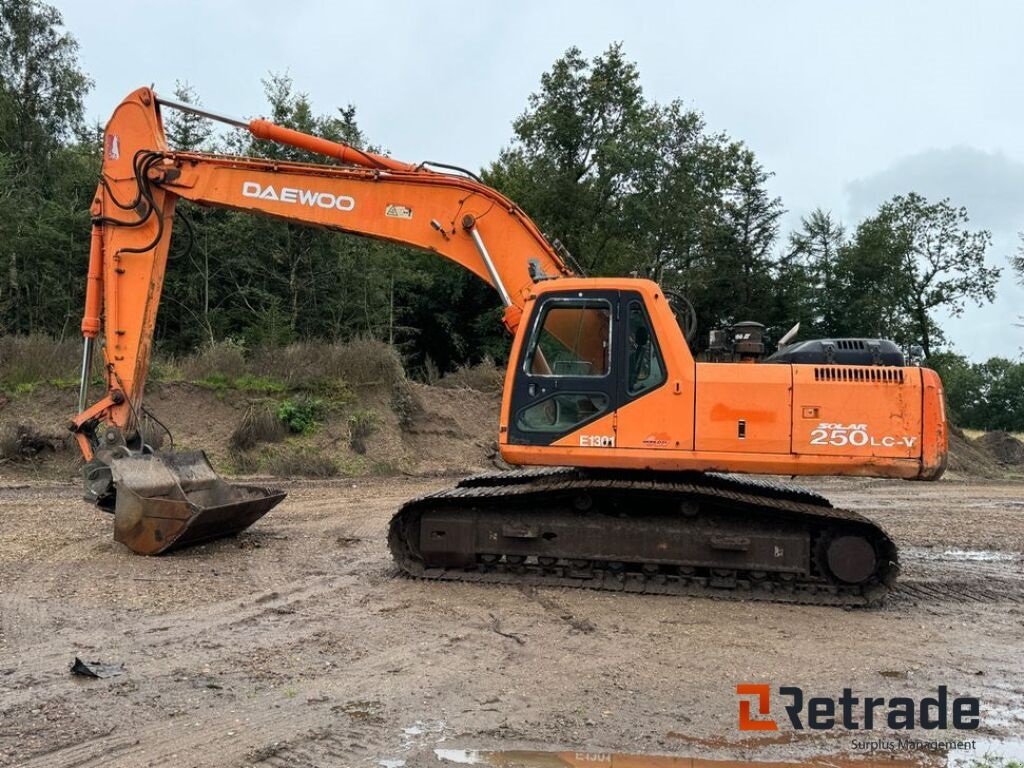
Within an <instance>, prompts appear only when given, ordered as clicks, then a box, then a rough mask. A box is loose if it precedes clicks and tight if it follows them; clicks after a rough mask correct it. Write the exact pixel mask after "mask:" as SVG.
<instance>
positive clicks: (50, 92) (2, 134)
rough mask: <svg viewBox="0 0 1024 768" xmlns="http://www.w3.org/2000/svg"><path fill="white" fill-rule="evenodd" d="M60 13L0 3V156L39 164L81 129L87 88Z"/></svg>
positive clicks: (26, 3) (15, 0)
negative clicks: (3, 155) (0, 154)
mask: <svg viewBox="0 0 1024 768" xmlns="http://www.w3.org/2000/svg"><path fill="white" fill-rule="evenodd" d="M63 24H64V20H63V18H62V17H61V14H60V11H58V10H57V9H56V8H53V7H52V6H49V5H45V4H44V3H41V2H38V1H37V0H0V152H4V153H6V154H8V155H10V156H12V157H15V158H17V159H18V160H19V162H21V163H28V162H30V161H35V162H38V161H40V160H42V159H44V158H46V157H47V156H48V154H49V153H50V152H52V151H53V150H54V149H55V148H57V147H58V146H60V144H61V142H64V141H67V140H69V139H72V138H74V137H76V136H79V135H80V134H81V132H82V129H83V121H82V116H83V114H84V110H83V103H82V100H83V98H84V97H85V95H86V94H87V93H88V91H89V89H90V88H91V86H92V82H91V81H90V80H89V78H88V77H87V76H86V75H85V74H84V73H83V72H82V71H81V70H80V69H79V65H78V60H77V54H78V43H77V42H76V41H75V39H74V38H73V37H72V36H71V35H70V34H69V33H67V32H64V31H62V30H61V27H62V26H63Z"/></svg>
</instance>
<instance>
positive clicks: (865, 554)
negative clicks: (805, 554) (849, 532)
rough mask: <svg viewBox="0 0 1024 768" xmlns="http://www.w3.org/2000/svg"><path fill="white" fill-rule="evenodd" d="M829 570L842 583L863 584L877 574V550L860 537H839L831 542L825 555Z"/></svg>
mask: <svg viewBox="0 0 1024 768" xmlns="http://www.w3.org/2000/svg"><path fill="white" fill-rule="evenodd" d="M825 558H826V561H827V562H828V569H829V571H831V572H832V575H833V576H835V577H836V578H837V579H839V580H840V581H844V582H846V583H847V584H862V583H863V582H865V581H867V580H868V579H869V578H870V577H871V574H873V573H874V572H875V566H876V565H877V564H878V559H877V557H876V556H875V548H874V547H872V546H871V544H870V542H868V540H867V539H864V538H861V537H860V536H839V537H838V538H835V539H833V540H832V541H831V542H829V545H828V549H827V551H826V553H825Z"/></svg>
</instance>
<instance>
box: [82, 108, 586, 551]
mask: <svg viewBox="0 0 1024 768" xmlns="http://www.w3.org/2000/svg"><path fill="white" fill-rule="evenodd" d="M161 107H172V108H176V109H185V110H189V111H193V112H197V113H199V114H201V115H203V116H205V117H209V118H213V119H217V120H221V121H223V122H227V123H229V124H232V125H234V126H236V127H241V128H245V129H247V130H249V131H250V132H251V133H252V134H253V136H255V137H257V138H260V139H265V140H268V141H274V142H277V143H280V144H283V145H288V146H292V147H296V148H299V149H303V150H307V151H309V152H313V153H316V154H319V155H323V156H324V157H325V160H326V159H328V158H329V159H330V160H331V161H333V162H325V163H324V164H309V163H294V162H279V161H273V160H263V159H255V158H245V157H230V156H223V155H215V154H209V153H197V152H175V151H172V150H171V149H170V148H169V147H168V146H167V141H166V138H165V135H164V130H163V124H162V120H161ZM339 163H341V164H339ZM178 199H185V200H189V201H192V202H194V203H197V204H200V205H208V206H215V207H222V208H229V209H234V210H239V211H248V212H251V213H254V214H260V215H265V216H271V217H274V218H278V219H283V220H286V221H292V222H297V223H302V224H308V225H311V226H317V227H323V228H326V229H331V230H336V231H338V232H345V233H349V234H356V235H362V236H365V237H371V238H375V239H379V240H387V241H391V242H395V243H400V244H403V245H408V246H412V247H415V248H419V249H422V250H426V251H432V252H434V253H436V254H438V255H439V256H442V257H444V258H446V259H449V260H451V261H453V262H455V263H457V264H459V265H461V266H463V267H465V268H466V269H468V270H469V271H471V272H473V273H474V274H476V275H477V276H479V277H480V278H481V279H482V280H484V281H486V282H488V283H489V284H490V285H492V286H493V287H494V288H495V289H496V291H497V292H498V294H499V296H500V298H501V301H502V303H503V304H504V305H505V308H506V309H505V315H504V323H505V325H506V327H507V328H508V329H509V330H510V331H513V332H514V331H515V329H516V327H517V326H518V323H519V319H520V317H521V315H522V307H523V303H524V301H525V300H526V298H527V297H528V295H529V294H530V292H531V290H532V287H533V286H534V285H535V284H536V283H537V282H539V281H542V280H548V279H554V278H561V277H567V276H571V275H572V271H571V270H570V269H569V267H568V266H567V265H566V264H565V262H564V261H563V259H562V258H561V257H560V256H559V255H558V253H557V252H556V251H555V249H554V248H553V247H552V246H551V244H550V243H548V241H547V240H546V239H545V238H544V236H543V235H542V234H541V232H540V231H539V230H538V228H537V227H536V225H535V224H534V223H533V222H532V221H531V220H530V219H529V218H528V217H527V216H526V215H525V214H524V213H523V211H522V210H521V209H520V208H519V207H518V206H517V205H516V204H515V203H513V202H512V201H511V200H509V199H508V198H506V197H504V196H503V195H501V194H500V193H499V192H497V191H496V190H494V189H492V188H490V187H488V186H486V185H485V184H483V183H481V182H480V181H479V180H477V179H476V178H475V177H472V175H471V174H468V173H467V174H464V175H459V174H455V173H443V172H438V171H435V170H431V169H430V168H428V167H427V164H421V165H410V164H407V163H402V162H399V161H396V160H393V159H391V158H388V157H384V156H381V155H377V154H373V153H370V152H363V151H361V150H358V149H356V148H353V147H350V146H347V145H344V144H340V143H337V142H332V141H328V140H326V139H322V138H318V137H315V136H310V135H307V134H303V133H300V132H298V131H294V130H291V129H288V128H285V127H282V126H278V125H275V124H273V123H270V122H267V121H265V120H253V121H249V122H246V121H242V120H236V119H233V118H228V117H223V116H220V115H217V114H215V113H211V112H208V111H205V110H200V109H197V108H195V107H192V106H190V105H185V104H178V103H175V102H170V101H166V100H161V99H160V98H159V97H158V96H157V95H156V94H155V93H153V91H152V90H150V89H148V88H141V89H139V90H137V91H135V92H134V93H132V94H130V95H129V96H128V97H127V98H126V99H125V100H124V101H123V102H122V103H121V104H120V105H119V106H118V107H117V109H116V110H115V111H114V114H113V116H112V118H111V120H110V122H109V123H108V125H107V129H106V132H105V135H104V150H103V164H102V172H101V177H100V183H99V186H98V188H97V191H96V196H95V198H94V200H93V203H92V208H91V212H92V217H93V229H92V238H91V249H90V256H89V270H88V282H87V289H86V303H85V314H84V317H83V320H82V333H83V336H84V339H85V344H84V353H83V360H82V379H81V387H80V395H79V411H80V412H79V414H78V415H77V416H76V417H75V419H74V420H73V424H72V430H73V432H74V434H75V436H76V439H77V441H78V444H79V447H80V449H81V451H82V454H83V456H84V457H85V459H86V461H87V467H86V498H87V499H89V500H92V501H95V502H97V503H99V504H100V505H101V506H105V507H108V508H109V507H113V508H114V509H115V514H116V516H117V517H118V518H121V520H115V537H116V538H118V539H119V540H122V541H124V542H125V543H127V544H128V545H129V546H130V547H132V548H133V549H135V550H136V551H164V550H166V549H169V548H171V547H172V546H175V544H176V543H177V544H183V543H192V542H193V540H194V539H192V538H190V537H189V535H188V533H187V531H188V529H190V528H191V529H193V530H195V529H198V528H202V527H203V526H202V524H201V523H202V522H204V521H202V520H201V519H200V518H202V516H203V512H204V510H208V508H209V503H210V502H211V501H215V502H217V503H218V504H219V505H220V506H221V507H223V506H224V505H225V504H227V505H230V504H231V503H232V502H231V496H232V494H231V489H232V488H233V487H232V486H228V485H227V484H226V483H224V482H223V481H222V480H220V478H217V477H216V475H215V473H213V470H212V469H211V468H210V467H209V463H208V462H207V461H206V459H205V457H203V456H202V455H201V454H194V455H188V456H187V457H185V459H182V458H181V455H178V456H177V457H174V458H167V457H163V458H160V457H156V456H153V455H151V453H152V452H151V451H150V450H149V449H148V446H147V445H146V444H145V435H143V434H142V433H141V429H140V427H141V425H142V423H143V419H142V413H143V403H142V399H143V388H144V386H145V382H146V375H147V372H148V368H149V359H150V352H151V347H152V342H153V332H154V327H155V323H156V317H157V310H158V308H159V305H160V295H161V290H162V287H163V282H164V271H165V268H166V263H167V253H168V249H169V247H170V242H171V236H172V231H173V224H174V210H175V205H176V203H177V201H178ZM101 329H102V331H103V333H102V338H103V340H104V344H103V348H102V357H103V360H102V363H103V376H104V380H105V387H106V392H105V395H104V397H103V398H102V399H100V400H99V401H98V402H96V403H93V404H92V405H89V404H88V384H89V378H90V372H91V369H92V357H93V354H94V344H95V340H96V339H97V338H99V337H100V331H101ZM122 491H128V493H122ZM200 491H201V492H202V493H199V492H200ZM270 495H273V493H272V492H269V491H268V492H267V493H266V494H262V493H261V492H260V489H249V490H248V491H245V492H244V493H243V494H242V496H243V497H244V498H243V499H242V500H241V501H240V502H239V503H241V504H242V506H243V507H245V506H250V507H251V505H252V503H253V500H254V499H257V500H258V501H259V502H260V504H261V505H265V501H264V500H265V498H267V497H269V496H270ZM128 497H131V498H130V499H129V498H128ZM172 497H173V500H175V501H176V503H177V507H175V509H172V510H171V511H170V512H168V511H167V510H163V511H162V512H161V513H160V514H161V515H164V517H160V516H159V515H156V514H155V513H154V508H155V507H156V506H158V505H157V504H156V502H155V501H154V499H157V498H160V499H162V500H167V499H170V498H172ZM200 497H202V498H200ZM214 497H215V498H214ZM281 498H283V495H282V496H281ZM129 501H130V504H129ZM274 503H276V502H274ZM182 505H185V506H186V507H188V508H187V509H186V508H184V507H182ZM189 505H191V506H189ZM129 506H130V507H131V510H130V512H129V511H125V512H124V513H123V514H122V509H125V510H127V509H128V507H129ZM271 506H273V505H272V504H271ZM268 509H269V507H268ZM264 511H266V510H264ZM235 512H238V510H235ZM242 512H245V510H242ZM172 513H173V514H172ZM260 514H262V512H261V513H260ZM167 515H171V517H172V518H173V519H174V520H175V521H176V522H175V525H176V526H177V527H181V525H182V521H185V523H184V529H183V530H182V531H181V532H180V533H179V535H178V537H177V538H176V539H173V540H171V541H168V540H169V539H171V538H172V532H170V531H166V530H165V531H160V530H158V529H154V527H153V524H152V523H153V520H154V519H157V518H159V519H161V520H166V519H170V518H168V517H167ZM220 515H221V517H223V518H225V519H226V520H228V522H227V523H226V524H224V525H222V526H220V528H219V529H218V527H217V526H213V527H212V528H210V530H208V531H206V532H205V533H204V535H203V538H213V537H215V536H217V535H220V533H222V532H231V531H233V530H238V529H239V528H238V527H237V525H234V524H233V523H232V522H231V519H232V512H231V510H230V509H228V510H225V509H221V512H220ZM207 517H209V516H207ZM241 517H246V515H245V514H241V515H239V514H235V515H234V520H236V521H237V520H238V519H240V518H241ZM192 518H195V519H192ZM189 519H191V520H192V521H191V522H188V520H189ZM205 522H209V521H208V520H207V521H205ZM250 522H251V521H250ZM122 523H123V524H122ZM248 524H249V523H246V525H248ZM161 525H162V524H161ZM242 527H244V526H242ZM143 540H144V541H145V543H144V544H143V543H141V542H142V541H143Z"/></svg>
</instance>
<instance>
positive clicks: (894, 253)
mask: <svg viewBox="0 0 1024 768" xmlns="http://www.w3.org/2000/svg"><path fill="white" fill-rule="evenodd" d="M968 225H969V219H968V216H967V211H966V209H964V208H957V207H954V206H953V205H952V204H951V203H950V202H949V200H948V199H946V200H941V201H940V202H938V203H929V202H928V201H927V200H926V199H925V198H923V197H922V196H921V195H918V194H916V193H913V192H911V193H909V194H907V195H897V196H896V197H894V198H892V199H891V200H889V201H887V202H885V203H883V204H882V205H881V206H879V209H878V211H877V213H876V214H875V215H874V216H870V217H868V218H867V219H865V220H864V221H863V222H861V224H860V225H859V226H858V227H857V229H856V231H855V233H854V236H853V239H852V240H851V241H849V242H848V243H842V244H840V245H839V247H838V248H837V249H836V252H835V257H834V259H833V261H832V264H831V267H830V271H831V281H830V285H829V290H827V291H825V292H823V294H822V300H823V301H824V307H825V309H824V311H823V318H824V322H823V326H824V328H825V329H826V330H827V331H828V332H829V334H830V335H864V334H865V333H866V332H868V331H870V333H871V335H883V336H887V337H889V338H893V339H894V340H896V341H898V342H901V343H902V344H904V345H910V344H917V343H920V344H921V346H922V347H923V348H924V351H925V354H926V355H930V354H931V353H932V352H933V351H935V348H936V345H937V344H939V343H941V342H942V341H943V338H944V337H943V334H942V329H941V328H940V326H939V324H938V321H937V319H936V317H935V315H936V312H937V311H939V310H944V311H945V312H947V313H949V314H950V315H952V316H953V317H959V316H960V315H961V314H962V313H963V310H964V307H965V305H966V303H967V302H968V301H973V302H976V303H978V304H981V303H984V302H985V301H992V300H993V299H994V298H995V288H996V282H997V281H998V279H999V273H1000V270H999V268H998V267H989V266H987V264H986V263H985V253H986V251H987V249H988V247H989V245H990V244H991V240H992V238H991V234H990V233H989V232H987V231H986V230H977V231H972V230H971V229H969V228H968Z"/></svg>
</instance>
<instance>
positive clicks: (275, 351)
mask: <svg viewBox="0 0 1024 768" xmlns="http://www.w3.org/2000/svg"><path fill="white" fill-rule="evenodd" d="M81 354H82V342H81V340H80V339H67V340H64V341H56V340H54V339H51V338H50V337H48V336H43V335H40V334H35V335H30V336H0V391H4V392H7V393H10V394H16V395H27V394H32V392H33V391H34V390H35V388H36V387H37V386H39V385H41V384H50V385H52V386H54V387H58V388H60V389H73V388H75V387H77V386H78V376H79V366H80V365H81ZM99 365H100V360H99V356H98V355H97V360H96V361H95V363H94V366H95V369H97V370H98V368H99ZM149 380H150V381H154V382H177V381H184V382H191V383H193V384H196V385H197V386H201V387H204V388H206V389H209V390H213V391H226V390H237V391H241V392H248V393H252V394H258V395H268V396H274V395H284V394H287V393H308V394H310V395H316V396H318V397H320V398H322V399H324V400H325V401H329V402H330V403H332V404H334V405H346V404H348V403H351V402H353V400H354V399H355V390H356V389H359V388H361V387H375V388H377V387H383V388H384V389H385V391H387V390H389V389H390V390H394V389H395V388H400V387H403V386H406V385H407V381H406V376H405V370H404V369H403V368H402V361H401V358H400V357H399V355H398V353H397V352H396V351H395V349H394V348H392V347H390V346H388V345H387V344H384V343H383V342H379V341H373V340H370V339H356V340H354V341H350V342H347V343H344V344H329V343H327V342H314V341H310V342H300V343H295V344H289V345H288V346H285V347H260V348H256V349H251V350H249V349H246V348H245V347H244V346H242V345H241V344H239V343H237V342H234V341H230V340H229V341H222V342H218V343H216V344H209V345H206V346H204V347H202V348H201V349H198V350H196V351H195V352H194V353H192V354H189V355H182V356H176V357H168V356H166V355H161V354H159V353H157V354H154V356H153V358H152V360H151V361H150V370H149ZM96 383H97V384H99V383H100V382H99V381H98V380H97V382H96Z"/></svg>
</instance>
